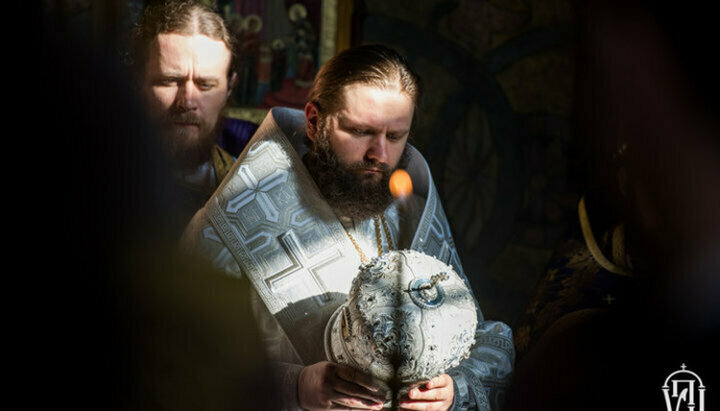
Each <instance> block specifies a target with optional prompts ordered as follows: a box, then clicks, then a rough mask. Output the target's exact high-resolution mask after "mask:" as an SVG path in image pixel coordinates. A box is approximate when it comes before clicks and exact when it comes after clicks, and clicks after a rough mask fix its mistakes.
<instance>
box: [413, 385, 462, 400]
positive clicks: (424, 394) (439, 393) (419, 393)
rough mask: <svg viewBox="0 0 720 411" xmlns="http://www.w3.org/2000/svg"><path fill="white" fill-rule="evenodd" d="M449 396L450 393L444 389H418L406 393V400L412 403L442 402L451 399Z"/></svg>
mask: <svg viewBox="0 0 720 411" xmlns="http://www.w3.org/2000/svg"><path fill="white" fill-rule="evenodd" d="M451 395H452V393H450V392H448V390H447V389H446V388H445V387H443V388H438V389H433V390H421V389H418V388H413V389H412V390H410V391H409V392H408V398H409V399H410V400H413V401H415V400H422V401H444V400H446V399H448V398H451V397H450V396H451Z"/></svg>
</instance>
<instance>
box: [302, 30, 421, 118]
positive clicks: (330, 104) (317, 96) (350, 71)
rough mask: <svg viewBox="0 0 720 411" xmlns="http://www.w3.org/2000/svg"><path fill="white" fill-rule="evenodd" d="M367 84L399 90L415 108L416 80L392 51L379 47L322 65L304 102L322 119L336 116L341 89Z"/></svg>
mask: <svg viewBox="0 0 720 411" xmlns="http://www.w3.org/2000/svg"><path fill="white" fill-rule="evenodd" d="M355 83H360V84H370V85H373V86H377V87H381V88H394V87H398V86H399V87H400V90H401V91H402V92H403V93H406V94H407V95H408V96H409V97H410V98H411V99H412V101H413V104H414V105H415V106H417V105H418V102H419V100H420V96H421V87H420V77H419V76H418V75H417V74H416V73H415V72H414V71H413V70H412V69H411V68H410V66H409V65H408V64H407V62H406V61H405V59H404V58H403V57H402V56H401V55H400V54H399V53H398V52H396V51H395V50H393V49H391V48H389V47H386V46H383V45H379V44H376V45H365V46H360V47H356V48H352V49H347V50H345V51H342V52H340V53H339V54H337V55H336V56H334V57H333V58H331V59H330V60H328V62H327V63H325V64H324V65H323V66H322V68H321V69H320V71H318V73H317V76H315V81H313V85H312V89H311V90H310V94H309V96H308V100H309V101H311V102H313V103H315V104H317V106H318V109H319V110H320V111H321V112H322V113H323V115H328V114H332V113H334V112H337V111H338V110H339V108H340V107H341V105H342V102H343V101H342V99H343V93H342V91H343V88H344V87H345V86H347V85H350V84H355Z"/></svg>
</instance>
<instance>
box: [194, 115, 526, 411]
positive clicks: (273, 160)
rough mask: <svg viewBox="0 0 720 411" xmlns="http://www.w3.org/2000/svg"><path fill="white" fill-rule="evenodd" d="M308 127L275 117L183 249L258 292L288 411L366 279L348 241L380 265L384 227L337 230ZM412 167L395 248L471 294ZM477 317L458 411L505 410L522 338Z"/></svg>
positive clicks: (460, 373) (420, 174)
mask: <svg viewBox="0 0 720 411" xmlns="http://www.w3.org/2000/svg"><path fill="white" fill-rule="evenodd" d="M304 120H305V119H304V114H303V112H301V111H298V110H291V109H282V108H274V109H272V110H271V111H270V113H269V114H268V117H267V118H266V120H265V121H264V122H263V124H262V125H261V126H260V129H258V131H257V133H256V134H255V136H254V137H253V138H252V140H251V141H250V142H249V143H248V146H247V147H246V149H245V151H244V152H243V153H242V154H241V155H240V156H239V157H238V161H237V162H236V163H235V165H234V166H233V168H232V169H231V170H230V172H229V174H228V178H226V179H225V180H224V181H223V183H222V184H221V186H220V187H219V188H218V190H217V191H216V192H215V194H214V195H213V197H212V198H211V199H210V201H209V202H208V204H207V205H206V206H205V207H204V208H202V209H201V210H200V211H198V213H197V214H196V215H195V217H194V218H193V220H192V221H191V222H190V224H189V225H188V227H187V228H186V230H185V233H184V234H183V238H182V240H181V242H182V246H183V247H184V248H185V249H187V250H189V251H190V252H193V253H199V254H200V255H201V256H202V257H203V258H206V259H209V260H210V261H212V263H213V265H214V266H215V267H216V268H218V269H220V270H222V271H224V272H225V273H227V274H228V275H231V276H238V277H239V276H244V277H247V278H248V279H249V280H250V281H251V282H252V284H253V285H254V290H253V291H252V292H251V295H250V296H248V298H250V299H251V302H252V306H253V310H254V312H255V316H256V319H257V321H258V324H259V326H260V327H261V330H262V335H263V338H264V340H265V343H266V347H267V350H268V354H269V356H270V358H271V359H273V361H274V362H275V368H276V370H277V371H278V384H279V385H280V386H279V387H278V391H279V395H280V396H281V397H282V399H283V401H284V405H285V408H287V409H295V408H297V407H298V405H297V377H298V375H299V372H300V370H301V369H302V367H303V365H309V364H312V363H315V362H317V361H322V360H324V359H325V354H324V349H323V332H324V328H325V325H326V324H327V322H328V319H329V318H330V315H331V314H332V313H333V312H334V311H335V309H336V308H337V307H339V306H340V305H341V304H342V303H343V302H344V301H345V296H346V295H347V293H348V292H349V290H350V286H351V282H352V279H353V278H354V277H355V275H356V274H357V272H358V270H357V268H358V267H359V265H360V258H359V255H358V252H357V250H356V249H355V247H354V246H353V245H352V242H351V241H350V240H349V238H348V236H347V234H346V232H345V229H347V230H348V232H350V234H351V235H352V236H353V238H354V239H355V240H356V241H357V243H358V245H359V246H360V248H361V249H362V251H363V252H364V253H365V254H366V256H367V257H368V258H372V257H375V256H376V255H377V242H376V232H375V226H374V222H373V220H372V219H370V220H367V221H351V220H348V219H344V218H340V219H338V217H337V216H336V215H335V214H334V212H333V211H332V209H330V207H329V206H328V205H327V203H325V202H324V200H323V199H322V197H321V196H320V194H319V191H318V190H317V187H316V186H315V184H314V182H313V181H312V179H311V178H310V176H309V173H308V172H307V170H306V169H305V167H304V165H303V164H302V161H301V160H300V158H301V156H302V154H303V149H304V148H303V143H302V139H303V138H304ZM410 158H411V160H410V164H409V167H408V172H409V173H410V175H411V177H412V178H413V185H414V187H415V194H416V195H413V196H412V198H411V200H410V201H408V202H407V203H406V204H403V205H401V206H400V208H401V210H398V205H397V204H393V205H392V206H391V207H390V208H388V209H387V210H386V211H385V218H386V221H387V223H388V226H389V231H390V236H391V239H392V243H393V246H394V247H395V248H397V249H414V250H417V251H420V252H423V253H425V254H428V255H432V256H434V257H436V258H437V259H438V260H440V261H442V262H444V263H445V264H448V265H452V266H453V268H454V269H455V271H456V272H457V273H458V275H459V276H460V277H461V278H462V279H463V281H465V283H466V284H467V286H468V288H470V287H469V283H468V282H467V277H466V276H465V274H464V272H463V270H462V266H461V265H460V260H459V258H458V256H457V252H456V250H455V246H454V242H453V239H452V235H451V234H450V229H449V225H448V223H447V219H446V218H445V214H444V211H443V210H442V206H441V205H440V202H439V198H438V196H437V192H436V191H435V188H434V185H433V183H432V178H431V177H430V172H429V168H428V167H427V164H426V163H425V161H424V159H423V158H422V156H421V155H420V154H419V152H417V150H415V149H414V148H411V156H410ZM343 227H344V228H343ZM381 232H382V248H383V250H384V252H387V251H388V250H389V245H388V241H387V238H386V236H385V233H384V230H381ZM476 306H477V302H476ZM477 314H478V315H477V318H478V320H479V321H478V326H477V331H476V335H475V340H476V343H475V345H474V346H473V348H472V350H471V355H470V358H468V359H466V360H464V361H463V362H462V363H461V364H460V366H458V367H455V368H453V369H451V370H450V371H449V372H448V374H450V375H451V376H452V377H453V381H454V386H455V400H454V404H453V407H454V409H481V410H489V409H496V408H497V405H498V404H499V403H500V402H501V401H502V398H503V396H504V392H505V389H506V388H507V386H508V384H509V382H510V375H511V373H512V367H513V362H514V356H515V352H514V347H513V344H512V333H511V330H510V328H509V327H508V326H507V325H505V324H503V323H500V322H494V321H484V320H483V316H482V312H481V311H480V309H479V306H478V310H477Z"/></svg>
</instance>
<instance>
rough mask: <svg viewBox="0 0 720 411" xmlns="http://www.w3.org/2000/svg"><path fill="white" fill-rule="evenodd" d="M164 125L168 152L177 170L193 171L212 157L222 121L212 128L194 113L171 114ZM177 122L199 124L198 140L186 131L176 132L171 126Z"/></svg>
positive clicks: (164, 136) (218, 121) (219, 120)
mask: <svg viewBox="0 0 720 411" xmlns="http://www.w3.org/2000/svg"><path fill="white" fill-rule="evenodd" d="M164 121H165V122H167V123H165V124H163V131H162V133H163V139H164V143H165V146H166V148H167V150H168V155H169V156H170V160H171V162H172V166H173V168H175V169H176V170H193V169H195V168H197V167H199V166H200V165H202V164H203V163H205V162H206V161H208V160H209V159H210V157H211V155H212V148H213V145H214V144H215V143H216V141H217V136H218V131H219V127H220V124H222V121H221V119H218V120H217V121H216V122H215V124H214V125H213V126H212V127H210V125H208V124H207V123H205V122H203V119H202V118H200V117H199V116H198V115H196V114H195V113H192V112H183V113H178V112H175V113H170V114H169V115H168V116H167V117H166V118H165V119H164ZM175 121H181V122H184V123H193V124H197V125H198V127H199V134H198V136H197V138H196V137H195V136H193V135H192V134H191V133H188V132H185V131H184V130H182V129H180V130H174V129H173V128H172V126H171V124H172V123H173V122H175Z"/></svg>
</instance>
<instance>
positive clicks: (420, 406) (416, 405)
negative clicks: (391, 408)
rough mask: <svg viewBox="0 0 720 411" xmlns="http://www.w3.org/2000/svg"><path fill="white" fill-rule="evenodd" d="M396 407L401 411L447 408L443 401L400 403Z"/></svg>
mask: <svg viewBox="0 0 720 411" xmlns="http://www.w3.org/2000/svg"><path fill="white" fill-rule="evenodd" d="M398 407H399V409H401V410H443V409H446V408H447V406H446V405H445V402H443V401H405V402H402V401H401V402H400V403H399V404H398Z"/></svg>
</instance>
